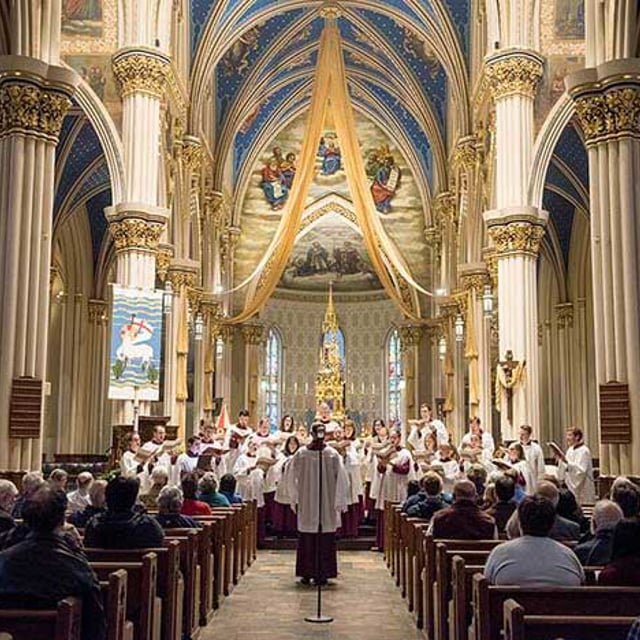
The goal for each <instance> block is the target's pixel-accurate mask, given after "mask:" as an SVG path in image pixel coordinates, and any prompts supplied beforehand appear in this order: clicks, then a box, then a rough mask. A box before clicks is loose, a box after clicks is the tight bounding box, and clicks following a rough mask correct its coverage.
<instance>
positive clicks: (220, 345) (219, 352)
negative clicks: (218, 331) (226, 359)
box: [216, 336, 224, 358]
mask: <svg viewBox="0 0 640 640" xmlns="http://www.w3.org/2000/svg"><path fill="white" fill-rule="evenodd" d="M223 354H224V340H223V339H222V338H221V337H220V336H218V337H217V338H216V358H222V356H223Z"/></svg>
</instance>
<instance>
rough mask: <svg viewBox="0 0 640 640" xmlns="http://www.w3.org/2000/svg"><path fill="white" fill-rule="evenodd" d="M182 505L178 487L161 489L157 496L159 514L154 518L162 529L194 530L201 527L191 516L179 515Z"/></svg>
mask: <svg viewBox="0 0 640 640" xmlns="http://www.w3.org/2000/svg"><path fill="white" fill-rule="evenodd" d="M183 504H184V498H183V497H182V491H180V489H179V488H178V487H162V489H161V491H160V495H159V496H158V510H159V511H160V513H158V515H157V516H156V520H157V521H158V522H159V523H160V526H161V527H162V528H163V529H188V528H192V529H194V528H198V527H201V526H202V525H201V524H200V523H199V522H198V521H197V520H194V519H193V518H192V517H191V516H185V515H182V513H180V512H181V511H182V505H183Z"/></svg>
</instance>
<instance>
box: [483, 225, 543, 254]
mask: <svg viewBox="0 0 640 640" xmlns="http://www.w3.org/2000/svg"><path fill="white" fill-rule="evenodd" d="M488 232H489V237H490V238H491V240H492V241H493V244H494V246H495V248H496V252H497V255H498V257H504V256H507V255H513V254H522V255H529V256H533V257H537V256H538V251H539V250H540V242H541V241H542V236H543V235H544V226H543V225H541V224H534V223H533V222H525V221H518V222H508V223H506V224H497V225H490V226H489V228H488Z"/></svg>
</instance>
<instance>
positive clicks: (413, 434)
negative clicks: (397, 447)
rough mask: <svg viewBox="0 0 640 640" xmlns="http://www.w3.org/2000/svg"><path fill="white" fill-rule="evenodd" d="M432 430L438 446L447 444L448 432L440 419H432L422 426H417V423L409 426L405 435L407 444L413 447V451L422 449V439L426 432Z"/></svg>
mask: <svg viewBox="0 0 640 640" xmlns="http://www.w3.org/2000/svg"><path fill="white" fill-rule="evenodd" d="M431 432H434V433H435V434H436V440H437V441H438V446H439V445H441V444H447V443H448V442H449V433H448V431H447V427H445V425H444V422H442V420H432V421H431V422H429V423H428V424H425V425H424V426H423V427H420V428H418V426H417V425H413V426H412V427H411V431H410V433H409V436H408V437H407V444H410V445H411V446H412V447H413V450H414V451H424V450H425V446H424V439H425V438H426V436H427V434H428V433H431Z"/></svg>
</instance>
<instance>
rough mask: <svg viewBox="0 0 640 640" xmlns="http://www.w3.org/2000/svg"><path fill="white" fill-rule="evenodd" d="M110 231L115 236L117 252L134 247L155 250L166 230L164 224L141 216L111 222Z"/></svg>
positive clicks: (142, 249)
mask: <svg viewBox="0 0 640 640" xmlns="http://www.w3.org/2000/svg"><path fill="white" fill-rule="evenodd" d="M109 231H110V232H111V235H112V236H113V241H114V244H115V246H116V252H122V251H131V250H132V249H137V250H141V251H155V250H156V249H157V248H158V243H159V242H160V236H162V232H163V231H164V224H162V223H156V222H149V221H148V220H142V219H139V218H125V219H124V220H117V221H113V222H110V223H109Z"/></svg>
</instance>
